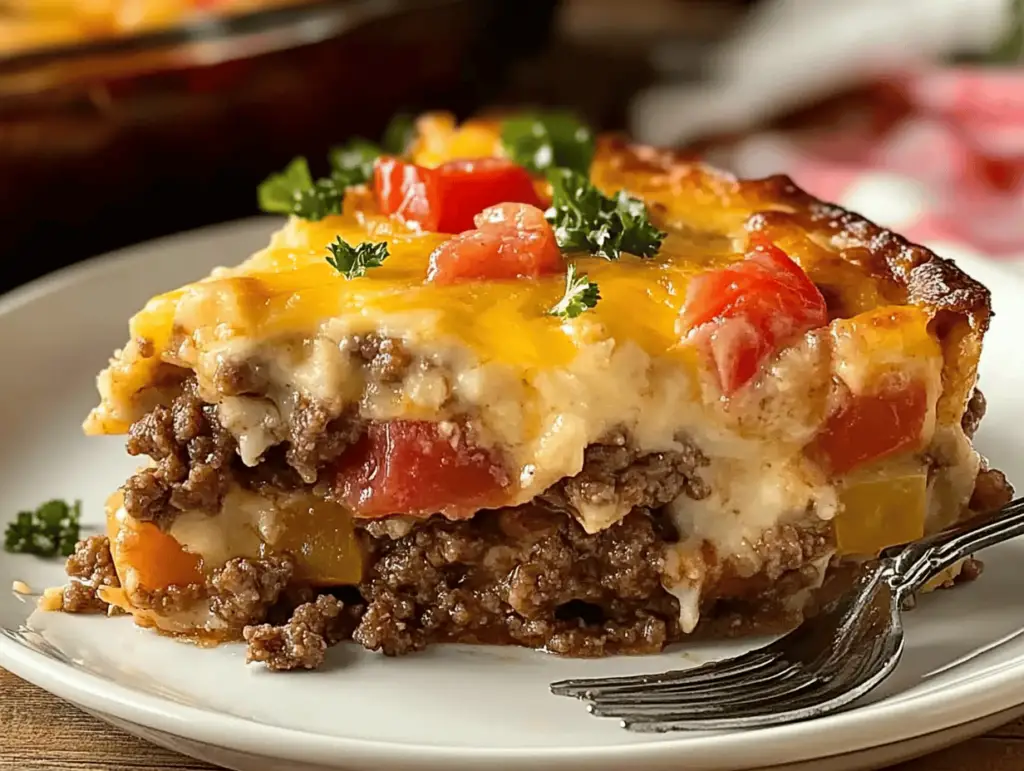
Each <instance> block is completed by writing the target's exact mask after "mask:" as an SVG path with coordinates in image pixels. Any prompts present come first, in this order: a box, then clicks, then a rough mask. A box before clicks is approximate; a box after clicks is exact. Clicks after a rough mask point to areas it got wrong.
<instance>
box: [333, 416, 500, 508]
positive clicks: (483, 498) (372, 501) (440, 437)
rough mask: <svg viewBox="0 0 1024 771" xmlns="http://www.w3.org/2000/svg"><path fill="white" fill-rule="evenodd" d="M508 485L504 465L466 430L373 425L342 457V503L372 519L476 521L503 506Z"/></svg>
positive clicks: (422, 423) (397, 422) (339, 484)
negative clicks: (434, 517)
mask: <svg viewBox="0 0 1024 771" xmlns="http://www.w3.org/2000/svg"><path fill="white" fill-rule="evenodd" d="M448 429H450V430H448ZM506 485H507V478H506V476H505V471H504V469H503V467H502V466H501V464H500V463H499V462H498V461H497V460H496V459H495V458H494V456H493V455H492V454H491V453H490V452H487V451H486V450H483V449H480V448H479V447H474V446H473V445H471V444H469V443H468V442H467V440H466V437H465V432H464V431H463V430H462V429H461V428H459V427H457V426H453V425H451V424H445V427H442V425H441V424H438V423H430V422H427V421H417V420H393V421H389V422H386V423H373V424H371V425H370V427H369V429H368V431H367V434H366V436H365V437H364V438H363V440H362V441H361V442H359V443H358V444H357V445H356V446H354V447H353V448H351V449H350V450H349V451H348V452H346V453H345V454H344V455H343V456H342V457H341V458H340V459H339V462H338V466H337V477H336V486H337V490H338V492H339V495H340V497H341V500H342V501H343V502H345V503H346V505H348V506H349V507H350V508H351V509H352V511H353V512H354V513H355V515H356V516H357V517H366V518H374V517H384V516H387V515H389V514H406V515H410V516H429V515H431V514H436V513H442V514H444V515H446V516H448V517H449V518H452V519H460V518H466V517H471V516H473V514H474V513H476V511H477V510H478V509H480V508H483V507H494V506H500V505H501V504H502V502H503V490H504V488H505V486H506Z"/></svg>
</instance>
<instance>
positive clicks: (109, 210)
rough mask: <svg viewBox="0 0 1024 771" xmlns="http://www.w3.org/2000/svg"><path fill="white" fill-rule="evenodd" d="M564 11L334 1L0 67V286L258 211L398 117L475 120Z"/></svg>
mask: <svg viewBox="0 0 1024 771" xmlns="http://www.w3.org/2000/svg"><path fill="white" fill-rule="evenodd" d="M555 5H556V3H555V2H553V1H548V0H519V2H506V1H505V0H333V1H327V0H322V1H321V2H303V3H300V4H298V5H296V4H291V5H289V6H287V7H283V8H276V9H270V10H264V11H260V12H255V13H250V14H244V15H239V16H230V17H224V18H211V19H207V20H205V21H203V22H202V23H196V24H189V25H185V26H179V27H174V28H167V29H162V30H157V31H153V32H149V33H146V34H142V35H137V36H133V37H128V38H116V39H109V40H103V41H94V42H89V43H85V44H81V45H69V46H62V47H60V48H51V49H47V50H40V51H37V52H32V53H23V54H20V55H15V56H7V57H0V202H2V206H0V212H2V214H0V257H3V258H4V259H3V260H2V261H0V265H3V266H4V269H3V270H4V273H3V274H0V289H5V288H9V287H10V286H11V285H13V284H14V283H18V282H20V281H21V280H24V279H26V278H29V277H31V276H32V275H38V274H41V273H43V272H47V271H49V270H52V269H54V268H56V267H59V266H61V265H64V264H67V263H69V262H73V261H75V260H78V259H81V258H82V257H85V256H89V255H91V254H95V253H99V252H102V251H106V250H108V249H112V248H116V247H118V246H121V245H124V244H129V243H133V242H136V241H139V240H142V239H145V238H150V237H154V236H157V235H162V234H166V233H172V232H176V231H179V230H183V229H187V228H191V227H196V226H199V225H202V224H206V223H210V222H217V221H223V220H226V219H232V218H235V217H240V216H246V215H249V214H252V213H254V211H255V188H256V185H257V184H258V183H259V181H260V180H261V179H262V178H263V177H264V176H265V175H266V174H267V173H268V172H270V171H272V170H274V169H276V168H277V167H279V166H282V165H284V164H285V163H287V161H288V160H289V159H290V158H292V157H293V156H294V155H297V154H306V155H308V156H309V158H310V160H311V162H313V163H314V164H316V163H319V162H321V160H322V159H324V158H325V157H326V153H327V151H328V149H329V148H330V147H331V146H332V145H334V144H337V143H339V142H341V141H343V140H345V139H346V138H348V137H351V136H355V135H361V136H366V137H371V138H375V137H377V136H379V135H380V133H381V131H382V130H383V128H384V126H385V125H386V124H387V121H388V120H389V118H390V117H391V116H392V115H393V114H394V113H395V112H398V111H418V110H422V109H426V108H432V107H433V108H444V109H451V110H453V111H455V112H456V113H459V114H466V113H468V112H471V111H473V110H475V109H477V108H478V107H479V106H480V105H481V104H483V103H484V101H485V100H487V98H488V95H489V94H493V93H495V92H496V90H497V89H498V88H499V87H500V82H501V80H502V77H503V75H504V73H505V71H506V70H507V69H508V67H509V66H510V65H511V64H512V62H514V61H515V60H517V59H518V58H520V57H522V56H523V55H525V54H527V53H530V52H532V51H535V50H537V48H538V47H540V46H542V45H543V44H544V41H545V37H546V34H547V31H548V27H549V26H550V22H551V17H552V15H553V12H554V7H555ZM12 271H15V272H16V275H15V273H14V272H12Z"/></svg>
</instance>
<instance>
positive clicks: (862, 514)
mask: <svg viewBox="0 0 1024 771" xmlns="http://www.w3.org/2000/svg"><path fill="white" fill-rule="evenodd" d="M927 486H928V474H927V471H926V470H925V468H924V467H923V466H921V465H919V464H916V463H914V464H907V465H901V466H900V467H899V468H896V469H893V468H892V467H891V466H890V467H889V468H887V469H885V470H884V471H880V470H871V471H867V472H863V473H859V474H856V475H852V476H850V477H848V478H847V479H846V480H845V481H844V483H843V485H842V488H841V489H840V492H839V504H840V508H839V513H838V514H837V515H836V518H835V529H836V547H837V553H838V554H839V555H841V556H843V555H875V554H878V552H880V551H881V550H882V549H884V548H886V547H888V546H894V545H896V544H901V543H907V542H908V541H914V540H917V539H918V538H921V537H922V536H923V535H924V520H925V513H926V510H927Z"/></svg>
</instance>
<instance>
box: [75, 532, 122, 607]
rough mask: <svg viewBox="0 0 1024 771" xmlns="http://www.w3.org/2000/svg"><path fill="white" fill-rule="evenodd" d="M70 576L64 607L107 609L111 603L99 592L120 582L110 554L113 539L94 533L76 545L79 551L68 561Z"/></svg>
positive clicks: (118, 584) (76, 550)
mask: <svg viewBox="0 0 1024 771" xmlns="http://www.w3.org/2000/svg"><path fill="white" fill-rule="evenodd" d="M65 570H66V571H67V574H68V577H69V578H70V579H71V580H70V581H68V583H67V586H65V587H64V596H63V602H62V607H63V610H64V611H65V612H67V613H106V612H107V608H108V607H109V606H108V605H107V603H106V602H104V601H103V600H101V599H100V598H99V597H97V596H96V590H97V589H98V588H99V587H101V586H111V587H117V586H120V585H121V584H120V582H119V581H118V579H117V571H115V570H114V560H113V558H112V557H111V556H110V540H109V539H108V538H107V537H106V536H105V535H92V536H89V537H88V538H86V539H85V540H83V541H79V542H78V543H77V544H76V545H75V553H74V554H72V555H71V556H70V557H68V561H67V564H66V565H65Z"/></svg>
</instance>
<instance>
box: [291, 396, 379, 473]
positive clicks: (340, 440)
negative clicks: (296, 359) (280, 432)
mask: <svg viewBox="0 0 1024 771" xmlns="http://www.w3.org/2000/svg"><path fill="white" fill-rule="evenodd" d="M364 430H365V426H364V424H363V421H361V420H359V419H358V418H357V417H354V416H352V415H342V416H341V417H338V418H332V417H331V415H330V414H329V413H328V412H327V410H326V409H325V408H324V407H323V405H320V404H317V403H315V402H310V401H308V400H306V399H302V400H301V401H300V402H299V404H298V405H297V406H296V408H295V410H294V411H293V412H292V418H291V425H290V426H289V444H288V451H287V454H286V455H285V459H286V460H287V462H288V465H289V466H291V467H292V468H294V469H295V470H296V471H297V472H298V473H299V476H301V477H302V479H303V481H304V482H306V483H307V484H312V483H314V482H316V479H317V471H318V469H319V468H320V467H321V466H322V465H324V464H325V463H329V462H331V461H332V460H334V459H335V458H337V457H338V456H339V455H341V454H342V453H343V452H344V451H345V450H346V449H347V448H348V447H349V446H350V445H352V444H353V443H354V442H355V441H356V440H357V439H359V437H360V436H362V433H363V431H364Z"/></svg>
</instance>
